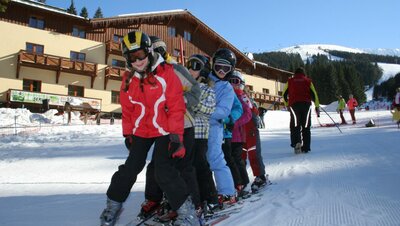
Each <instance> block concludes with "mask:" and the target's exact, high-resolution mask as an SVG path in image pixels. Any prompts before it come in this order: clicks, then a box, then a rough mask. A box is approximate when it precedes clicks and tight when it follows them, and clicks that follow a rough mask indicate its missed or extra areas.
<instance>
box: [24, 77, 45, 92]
mask: <svg viewBox="0 0 400 226" xmlns="http://www.w3.org/2000/svg"><path fill="white" fill-rule="evenodd" d="M22 89H23V90H26V91H31V92H40V91H41V90H42V82H41V81H36V80H30V79H24V80H23V82H22Z"/></svg>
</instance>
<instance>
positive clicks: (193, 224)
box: [174, 197, 200, 226]
mask: <svg viewBox="0 0 400 226" xmlns="http://www.w3.org/2000/svg"><path fill="white" fill-rule="evenodd" d="M176 213H177V214H178V216H177V217H176V220H175V222H174V225H176V226H178V225H179V226H200V221H199V218H198V217H197V215H196V210H195V209H194V205H193V203H192V200H191V198H190V197H188V198H187V199H186V201H185V202H184V203H183V204H182V205H181V207H179V209H178V210H177V211H176Z"/></svg>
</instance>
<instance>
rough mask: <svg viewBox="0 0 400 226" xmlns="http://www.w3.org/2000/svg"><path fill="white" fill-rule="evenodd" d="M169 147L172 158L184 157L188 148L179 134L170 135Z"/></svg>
mask: <svg viewBox="0 0 400 226" xmlns="http://www.w3.org/2000/svg"><path fill="white" fill-rule="evenodd" d="M169 139H170V142H169V147H168V152H169V154H170V156H171V157H172V158H183V157H185V154H186V149H185V147H184V146H183V143H182V136H180V135H178V134H170V135H169Z"/></svg>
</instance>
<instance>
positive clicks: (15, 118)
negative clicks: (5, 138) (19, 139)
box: [14, 111, 17, 136]
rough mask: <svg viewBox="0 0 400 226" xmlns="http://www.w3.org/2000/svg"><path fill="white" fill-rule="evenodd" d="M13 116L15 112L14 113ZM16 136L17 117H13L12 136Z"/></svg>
mask: <svg viewBox="0 0 400 226" xmlns="http://www.w3.org/2000/svg"><path fill="white" fill-rule="evenodd" d="M14 114H15V111H14ZM16 135H17V115H14V136H16Z"/></svg>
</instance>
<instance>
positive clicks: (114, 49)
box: [106, 40, 122, 64]
mask: <svg viewBox="0 0 400 226" xmlns="http://www.w3.org/2000/svg"><path fill="white" fill-rule="evenodd" d="M110 54H114V55H119V56H122V50H121V42H115V41H114V40H108V41H107V42H106V64H107V61H108V57H109V56H110Z"/></svg>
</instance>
